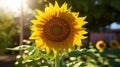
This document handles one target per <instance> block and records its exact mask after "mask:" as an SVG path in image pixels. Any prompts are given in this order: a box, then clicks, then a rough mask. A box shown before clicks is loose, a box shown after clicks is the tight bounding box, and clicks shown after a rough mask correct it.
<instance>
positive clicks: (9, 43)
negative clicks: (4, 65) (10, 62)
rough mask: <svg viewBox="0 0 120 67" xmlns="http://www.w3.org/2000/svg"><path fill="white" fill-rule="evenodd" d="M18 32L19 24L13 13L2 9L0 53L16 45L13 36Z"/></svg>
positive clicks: (0, 16)
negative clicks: (16, 23)
mask: <svg viewBox="0 0 120 67" xmlns="http://www.w3.org/2000/svg"><path fill="white" fill-rule="evenodd" d="M16 33H17V26H16V25H15V21H14V18H13V15H12V13H7V12H4V11H3V10H0V55H3V54H5V53H6V52H7V51H8V50H7V49H6V48H8V47H13V46H15V42H14V39H13V37H14V36H15V34H16Z"/></svg>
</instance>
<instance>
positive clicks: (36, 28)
mask: <svg viewBox="0 0 120 67" xmlns="http://www.w3.org/2000/svg"><path fill="white" fill-rule="evenodd" d="M37 13H38V16H36V19H35V20H32V21H31V22H32V23H33V25H32V27H31V30H32V31H33V33H32V35H31V37H30V39H35V40H36V47H37V48H40V49H46V52H47V53H49V52H50V50H51V49H52V50H53V52H54V53H55V54H56V53H57V51H59V50H63V49H68V48H71V49H73V48H74V45H75V44H76V45H78V46H81V45H82V43H81V39H85V38H86V37H85V36H83V35H84V34H86V33H87V32H86V31H85V28H83V27H82V26H83V25H85V24H86V22H85V21H84V19H85V17H78V15H79V13H76V12H71V9H70V8H67V4H66V3H64V4H63V5H62V6H59V5H58V3H57V2H55V4H54V5H52V4H51V3H49V6H48V7H46V8H45V12H42V11H41V10H37Z"/></svg>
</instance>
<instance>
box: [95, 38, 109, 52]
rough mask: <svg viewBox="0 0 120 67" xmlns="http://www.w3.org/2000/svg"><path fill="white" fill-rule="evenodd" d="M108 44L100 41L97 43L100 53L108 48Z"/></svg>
mask: <svg viewBox="0 0 120 67" xmlns="http://www.w3.org/2000/svg"><path fill="white" fill-rule="evenodd" d="M106 46H107V45H106V43H105V42H104V41H102V40H100V41H98V42H97V43H96V48H97V49H98V50H99V51H103V50H104V49H105V48H106Z"/></svg>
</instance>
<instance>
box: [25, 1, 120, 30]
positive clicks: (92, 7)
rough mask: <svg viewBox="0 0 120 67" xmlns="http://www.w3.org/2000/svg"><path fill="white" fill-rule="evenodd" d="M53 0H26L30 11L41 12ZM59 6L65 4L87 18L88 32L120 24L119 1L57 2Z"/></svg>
mask: <svg viewBox="0 0 120 67" xmlns="http://www.w3.org/2000/svg"><path fill="white" fill-rule="evenodd" d="M54 1H55V0H28V2H27V3H28V5H29V7H31V8H32V9H33V8H34V9H36V8H38V9H41V10H43V9H44V8H45V6H46V5H47V4H48V2H51V3H54ZM57 1H58V2H59V3H60V4H62V3H63V2H67V3H68V5H69V6H72V10H73V11H76V12H80V16H87V18H86V21H88V24H87V25H86V27H87V28H88V29H89V31H99V30H100V29H102V30H105V27H106V25H110V24H111V23H112V22H113V21H116V22H118V23H120V17H119V16H120V7H119V6H120V0H57Z"/></svg>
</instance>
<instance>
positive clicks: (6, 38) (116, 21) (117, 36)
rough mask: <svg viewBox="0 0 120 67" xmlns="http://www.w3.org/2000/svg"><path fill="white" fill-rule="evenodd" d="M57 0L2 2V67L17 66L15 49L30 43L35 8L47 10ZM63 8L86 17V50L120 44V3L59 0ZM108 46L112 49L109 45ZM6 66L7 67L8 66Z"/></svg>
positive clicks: (0, 15)
mask: <svg viewBox="0 0 120 67" xmlns="http://www.w3.org/2000/svg"><path fill="white" fill-rule="evenodd" d="M54 1H55V0H0V66H1V65H2V67H10V66H11V67H14V62H15V57H16V55H18V54H19V52H18V51H10V50H7V49H6V48H12V47H15V46H18V45H22V44H24V42H29V36H30V33H31V32H30V25H31V22H30V20H31V19H33V18H35V17H34V16H35V15H36V12H35V11H36V9H40V10H43V11H44V8H45V7H47V6H48V3H49V2H51V3H53V4H54ZM57 1H58V3H59V4H60V5H62V4H63V3H64V2H66V3H68V7H72V11H74V12H80V14H79V16H80V17H82V16H87V17H86V19H85V21H87V22H88V24H87V25H85V26H84V27H86V28H87V31H88V34H87V36H88V38H87V39H86V40H83V44H84V47H87V43H89V42H92V43H93V44H94V45H95V44H96V42H97V41H99V40H103V41H105V42H106V43H107V44H109V42H110V41H112V40H117V41H118V42H119V43H120V0H57ZM108 47H109V46H108ZM6 64H7V65H6Z"/></svg>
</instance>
